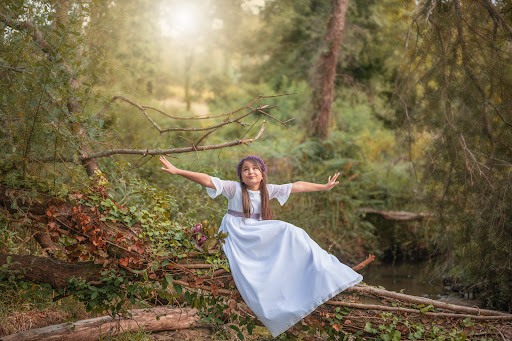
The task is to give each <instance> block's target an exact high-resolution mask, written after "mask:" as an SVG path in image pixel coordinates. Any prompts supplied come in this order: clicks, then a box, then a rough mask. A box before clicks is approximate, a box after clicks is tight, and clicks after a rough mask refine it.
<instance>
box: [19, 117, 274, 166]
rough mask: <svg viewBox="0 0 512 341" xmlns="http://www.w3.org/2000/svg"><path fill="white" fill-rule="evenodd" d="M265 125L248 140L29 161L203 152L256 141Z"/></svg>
mask: <svg viewBox="0 0 512 341" xmlns="http://www.w3.org/2000/svg"><path fill="white" fill-rule="evenodd" d="M263 130H264V126H262V127H261V129H260V132H259V133H258V135H257V136H256V137H254V138H252V139H247V140H234V141H229V142H224V143H220V144H212V145H207V146H197V145H196V146H195V147H194V146H193V147H184V148H172V149H111V150H104V151H102V152H98V153H93V154H90V155H81V156H79V157H78V158H76V159H75V158H72V157H68V158H53V157H52V158H45V159H30V160H29V162H73V163H75V162H76V161H81V162H84V161H88V160H93V159H96V158H100V157H108V156H111V155H116V154H125V155H144V156H146V155H153V156H154V155H170V154H181V153H189V152H193V151H198V152H202V151H205V150H210V149H222V148H226V147H232V146H238V145H240V144H248V143H251V142H254V141H256V140H257V139H258V138H259V137H260V136H261V134H262V133H263Z"/></svg>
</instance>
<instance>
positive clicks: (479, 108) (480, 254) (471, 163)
mask: <svg viewBox="0 0 512 341" xmlns="http://www.w3.org/2000/svg"><path fill="white" fill-rule="evenodd" d="M509 6H510V5H509V3H508V2H507V1H490V0H480V1H473V2H462V1H459V0H452V1H442V2H440V1H423V2H421V3H419V4H418V8H417V11H416V13H415V16H414V20H413V24H412V26H411V29H410V33H409V34H410V36H409V39H408V41H407V44H408V46H409V47H408V60H407V62H406V63H405V64H404V69H405V72H404V73H403V74H401V76H400V77H399V80H398V82H397V84H398V87H397V94H398V98H399V100H400V103H401V104H402V110H403V111H402V114H403V120H404V122H405V124H407V125H408V126H409V127H410V133H411V135H410V136H414V131H416V130H418V131H419V132H421V135H422V136H423V137H424V138H425V136H426V137H427V140H428V148H427V151H426V153H425V157H424V159H423V160H421V163H420V164H421V165H422V170H423V183H424V185H425V190H426V197H425V199H426V200H427V202H428V203H429V204H430V205H432V206H434V207H435V208H437V210H438V212H439V213H440V214H441V217H442V229H441V230H440V231H438V234H437V238H438V239H439V241H440V242H441V243H444V244H445V245H447V247H449V248H451V249H452V250H453V251H452V252H453V255H454V256H455V260H456V262H455V263H456V264H457V265H456V267H455V269H456V270H457V272H456V274H457V275H458V276H459V277H461V278H463V279H464V280H465V281H466V283H468V285H471V287H473V288H475V290H479V291H482V294H483V296H484V297H485V298H486V299H487V303H488V304H489V305H491V306H494V307H498V308H500V309H507V310H509V311H512V305H511V303H510V302H512V300H511V298H512V290H511V287H510V285H509V282H510V277H511V276H512V269H511V268H510V266H508V265H507V264H510V263H511V262H512V258H511V254H510V249H511V248H512V229H511V228H512V220H511V217H512V214H511V213H512V212H511V210H510V209H511V206H510V202H512V196H511V193H512V191H511V189H512V179H511V177H510V167H511V166H512V161H511V155H512V125H511V122H512V100H511V99H512V92H511V90H510V89H512V82H511V79H512V67H511V66H512V59H511V56H512V50H511V47H510V46H511V44H510V43H511V41H512V30H511V25H512V17H511V16H510V15H509V11H508V9H509ZM507 11H508V12H507ZM443 236H444V237H443Z"/></svg>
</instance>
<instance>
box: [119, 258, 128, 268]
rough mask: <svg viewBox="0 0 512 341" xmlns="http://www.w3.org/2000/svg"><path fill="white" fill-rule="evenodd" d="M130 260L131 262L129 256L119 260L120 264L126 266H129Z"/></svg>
mask: <svg viewBox="0 0 512 341" xmlns="http://www.w3.org/2000/svg"><path fill="white" fill-rule="evenodd" d="M128 262H129V258H128V257H126V258H121V259H120V260H119V264H120V265H121V266H124V267H127V266H128Z"/></svg>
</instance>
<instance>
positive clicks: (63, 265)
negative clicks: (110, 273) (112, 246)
mask: <svg viewBox="0 0 512 341" xmlns="http://www.w3.org/2000/svg"><path fill="white" fill-rule="evenodd" d="M7 259H10V264H11V265H10V266H9V270H11V271H15V272H18V274H19V275H20V276H22V277H23V279H24V280H26V281H28V282H33V283H39V284H42V283H48V284H50V285H51V286H52V288H54V289H63V288H66V286H67V282H68V279H69V278H73V277H76V278H82V279H84V280H85V281H87V282H90V281H98V280H99V279H100V278H101V274H100V272H101V269H102V265H101V264H94V262H78V263H71V262H66V261H62V260H58V259H54V258H48V257H37V256H28V255H8V254H0V265H4V264H7V263H8V262H7Z"/></svg>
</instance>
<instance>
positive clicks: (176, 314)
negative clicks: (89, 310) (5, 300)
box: [1, 308, 199, 341]
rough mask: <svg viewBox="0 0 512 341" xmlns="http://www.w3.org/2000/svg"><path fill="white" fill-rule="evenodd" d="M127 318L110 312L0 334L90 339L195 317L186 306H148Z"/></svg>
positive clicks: (11, 339) (14, 338)
mask: <svg viewBox="0 0 512 341" xmlns="http://www.w3.org/2000/svg"><path fill="white" fill-rule="evenodd" d="M130 313H131V314H132V317H131V318H128V317H117V318H112V317H111V316H102V317H96V318H92V319H87V320H81V321H77V322H73V323H71V322H69V323H61V324H57V325H53V326H48V327H44V328H37V329H30V330H26V331H23V332H19V333H16V334H12V335H8V336H4V337H3V338H2V339H1V340H2V341H18V340H19V341H22V340H23V341H32V340H34V341H35V340H49V341H51V340H59V341H67V340H81V341H93V340H99V339H102V338H104V337H106V336H115V335H119V334H121V333H125V332H128V331H132V332H136V331H138V330H140V329H144V330H151V331H161V330H177V329H186V328H190V327H192V326H194V325H195V324H196V323H197V321H198V320H199V316H197V315H196V313H197V310H196V309H190V308H173V309H171V308H151V309H135V310H131V311H130Z"/></svg>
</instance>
